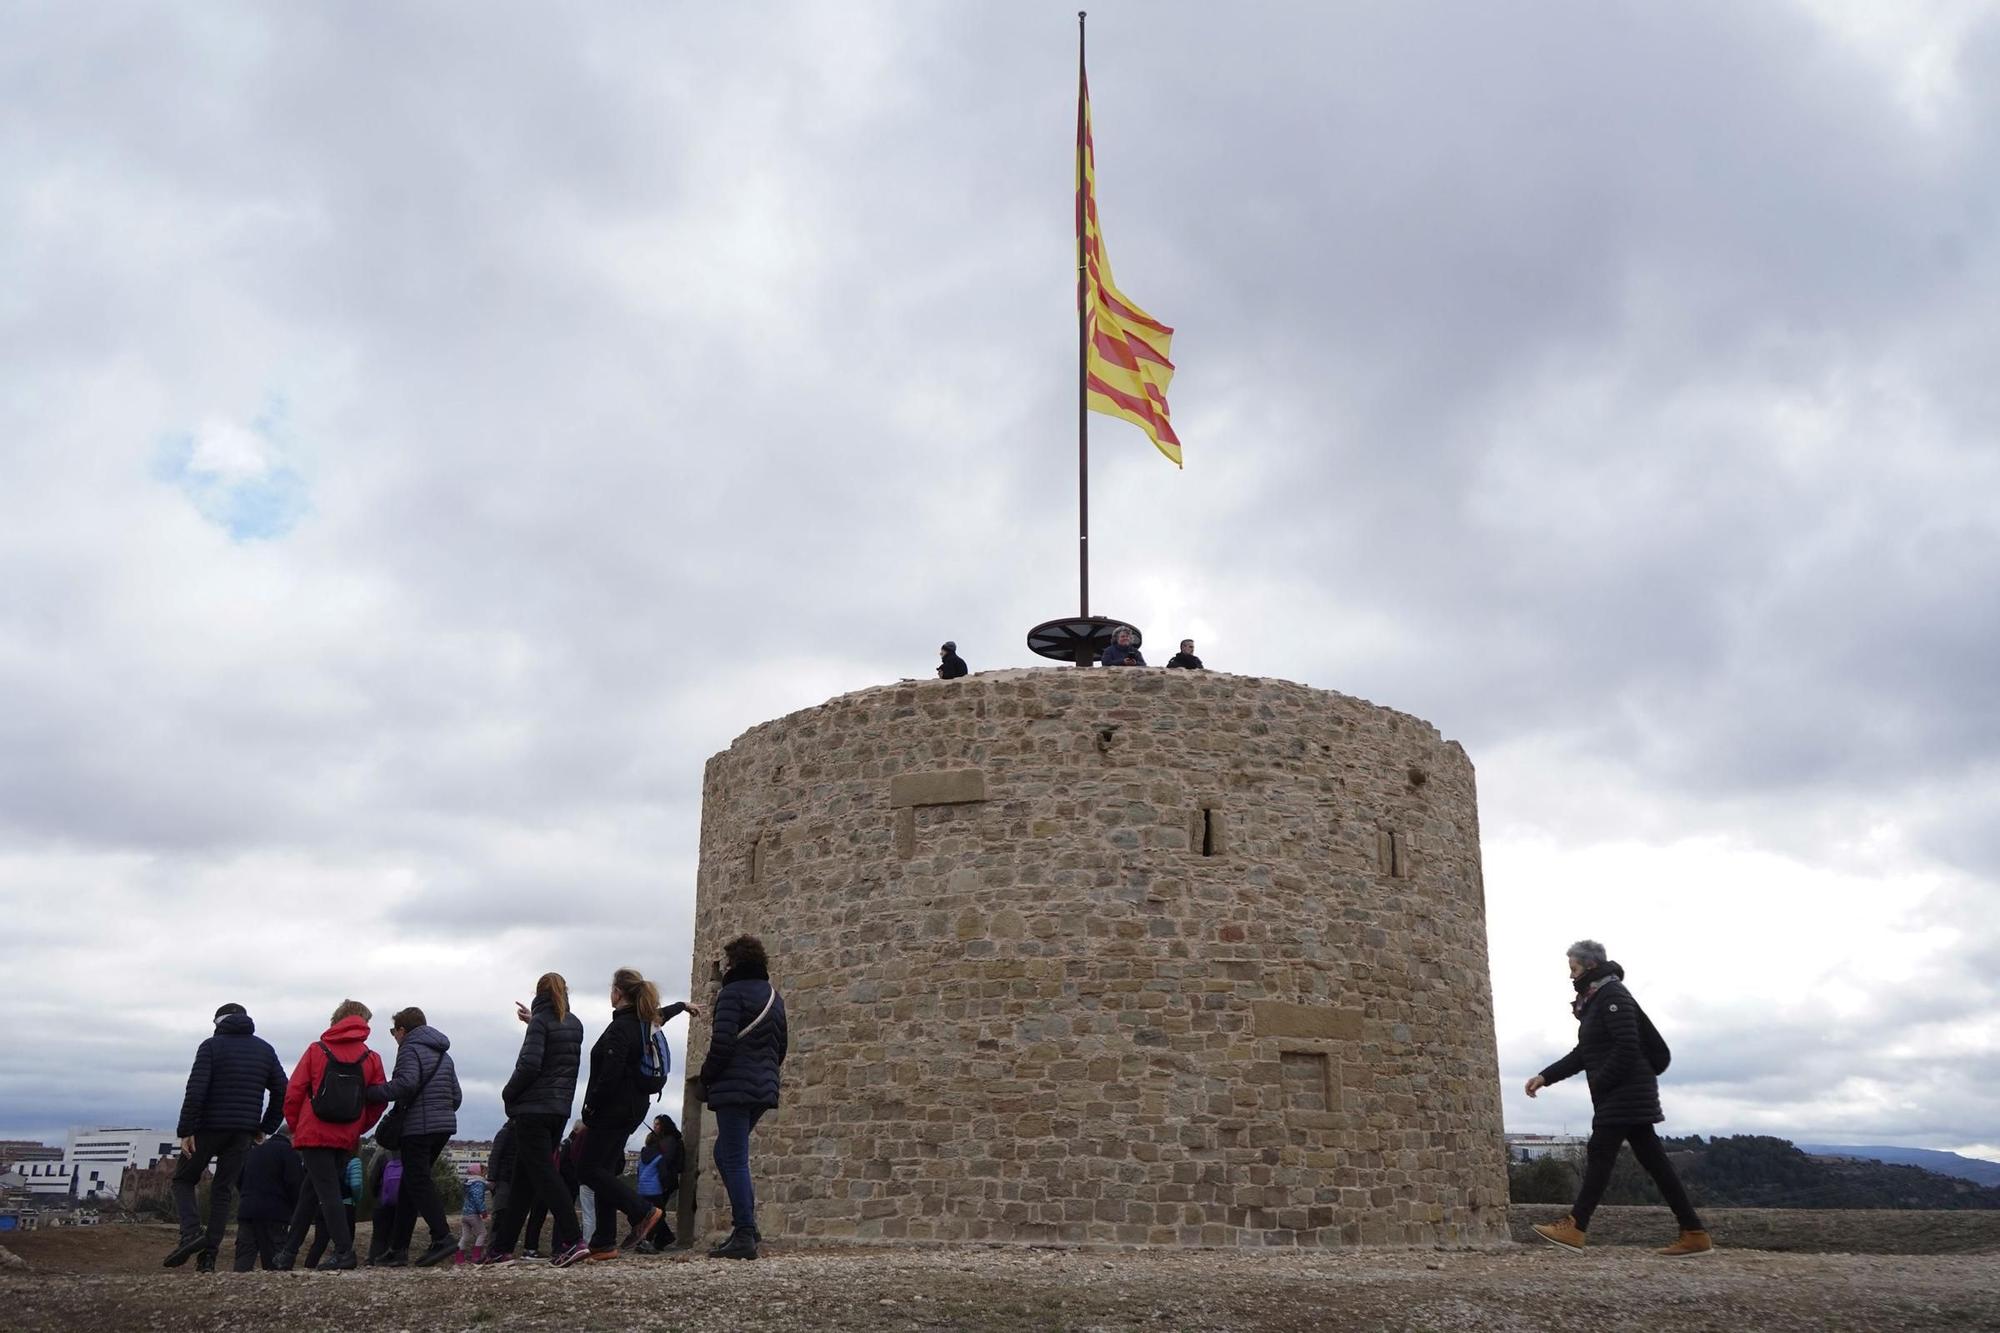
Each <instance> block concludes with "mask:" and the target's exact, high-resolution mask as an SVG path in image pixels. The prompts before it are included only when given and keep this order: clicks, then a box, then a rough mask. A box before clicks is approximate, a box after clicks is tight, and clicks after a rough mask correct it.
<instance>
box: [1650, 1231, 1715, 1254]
mask: <svg viewBox="0 0 2000 1333" xmlns="http://www.w3.org/2000/svg"><path fill="white" fill-rule="evenodd" d="M1658 1253H1660V1254H1664V1255H1665V1256H1667V1258H1669V1259H1686V1258H1688V1257H1689V1256H1691V1255H1696V1254H1713V1253H1715V1242H1714V1241H1712V1240H1710V1239H1709V1238H1708V1233H1707V1232H1706V1231H1683V1232H1681V1238H1680V1239H1679V1240H1677V1241H1675V1242H1674V1243H1673V1244H1671V1245H1669V1246H1667V1248H1666V1249H1664V1250H1660V1251H1658Z"/></svg>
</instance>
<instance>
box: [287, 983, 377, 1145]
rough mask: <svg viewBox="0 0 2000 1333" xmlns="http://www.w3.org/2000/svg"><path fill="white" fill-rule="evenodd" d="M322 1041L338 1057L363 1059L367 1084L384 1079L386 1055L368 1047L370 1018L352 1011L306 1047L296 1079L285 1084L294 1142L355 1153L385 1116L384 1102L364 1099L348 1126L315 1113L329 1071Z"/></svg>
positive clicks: (371, 1085)
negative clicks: (357, 1116)
mask: <svg viewBox="0 0 2000 1333" xmlns="http://www.w3.org/2000/svg"><path fill="white" fill-rule="evenodd" d="M322 1043H324V1044H325V1045H326V1047H327V1050H330V1051H332V1052H333V1054H334V1058H335V1059H339V1060H360V1061H361V1081H362V1083H363V1084H364V1085H366V1086H368V1087H373V1086H374V1085H376V1084H377V1083H380V1082H382V1057H380V1056H379V1055H377V1054H375V1052H373V1051H371V1050H369V1049H368V1020H367V1019H365V1018H363V1017H361V1015H359V1014H349V1015H348V1016H347V1017H346V1018H343V1019H341V1020H340V1021H339V1022H338V1023H335V1024H334V1025H333V1026H332V1027H330V1028H328V1029H327V1030H326V1031H324V1032H322V1033H320V1035H319V1041H316V1042H314V1043H313V1044H312V1045H310V1046H308V1047H306V1053H305V1054H304V1055H302V1056H300V1057H299V1062H298V1064H297V1065H295V1066H294V1067H293V1069H292V1080H291V1082H290V1083H288V1084H286V1085H285V1119H287V1120H289V1121H291V1123H292V1143H293V1144H294V1145H295V1146H297V1147H298V1148H300V1149H305V1148H339V1149H341V1150H342V1151H344V1152H353V1151H354V1150H355V1148H356V1147H357V1146H359V1145H360V1143H361V1136H362V1135H363V1134H366V1133H367V1132H368V1131H369V1130H371V1129H373V1128H375V1122H376V1121H377V1120H380V1119H381V1118H382V1103H381V1102H373V1101H366V1100H364V1101H363V1102H362V1103H361V1118H360V1119H359V1120H351V1121H349V1122H348V1123H347V1124H344V1125H329V1124H327V1123H326V1122H325V1121H323V1120H321V1119H320V1118H319V1117H318V1116H316V1115H314V1114H313V1109H312V1099H313V1094H314V1093H315V1092H318V1091H319V1079H320V1075H321V1074H323V1073H324V1072H326V1051H323V1050H321V1049H320V1045H321V1044H322Z"/></svg>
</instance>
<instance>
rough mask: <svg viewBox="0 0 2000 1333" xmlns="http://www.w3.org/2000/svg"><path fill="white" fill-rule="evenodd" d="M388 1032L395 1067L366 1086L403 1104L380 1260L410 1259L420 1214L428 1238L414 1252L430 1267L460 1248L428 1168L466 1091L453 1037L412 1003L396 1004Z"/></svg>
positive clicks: (394, 1263) (454, 1126)
mask: <svg viewBox="0 0 2000 1333" xmlns="http://www.w3.org/2000/svg"><path fill="white" fill-rule="evenodd" d="M389 1035H390V1036H392V1037H394V1038H395V1039H396V1071H395V1072H394V1073H393V1074H391V1075H390V1076H389V1081H388V1082H387V1083H382V1084H378V1085H377V1086H375V1087H372V1088H370V1089H368V1092H367V1098H368V1100H369V1101H371V1102H386V1101H395V1102H398V1103H401V1105H402V1107H403V1108H405V1109H404V1110H403V1126H402V1130H403V1133H402V1139H401V1140H400V1142H398V1144H397V1146H396V1148H395V1153H396V1156H397V1160H399V1161H401V1162H402V1164H403V1184H402V1192H401V1196H400V1198H399V1199H398V1201H397V1207H396V1229H395V1231H394V1232H393V1233H391V1235H390V1237H389V1248H388V1249H387V1250H386V1251H385V1252H384V1253H383V1255H382V1257H381V1259H380V1260H379V1262H380V1263H381V1265H382V1266H383V1267H385V1268H400V1267H402V1266H403V1265H404V1264H406V1263H408V1262H409V1257H410V1253H409V1252H410V1237H411V1236H412V1235H414V1234H415V1232H416V1228H417V1218H418V1217H420V1216H421V1217H422V1218H423V1219H424V1224H425V1225H426V1226H427V1227H429V1228H430V1234H431V1244H430V1248H429V1249H427V1250H425V1251H424V1252H423V1254H421V1255H419V1256H418V1258H417V1267H419V1268H429V1267H430V1266H431V1265H433V1264H440V1263H443V1262H444V1261H445V1260H446V1259H449V1258H450V1257H451V1256H452V1255H454V1254H456V1253H457V1252H458V1237H456V1236H454V1235H452V1233H451V1223H450V1222H449V1221H448V1220H447V1219H446V1217H445V1211H444V1200H443V1199H442V1198H441V1197H439V1195H438V1187H437V1181H435V1180H434V1179H432V1178H431V1170H432V1168H433V1167H434V1166H436V1164H437V1159H438V1158H439V1157H441V1156H443V1154H444V1149H445V1145H446V1144H448V1143H450V1142H451V1136H452V1135H454V1134H456V1133H457V1132H458V1108H459V1105H460V1103H461V1102H462V1101H463V1100H464V1096H463V1094H462V1093H461V1092H460V1090H459V1086H458V1066H457V1065H455V1064H454V1063H453V1062H452V1058H451V1038H449V1037H447V1036H445V1035H444V1033H442V1032H440V1031H438V1030H437V1029H436V1028H434V1027H432V1026H431V1025H430V1023H429V1021H428V1020H426V1019H425V1017H424V1011H423V1010H421V1009H419V1008H417V1007H416V1006H415V1005H411V1006H410V1007H409V1008H407V1009H403V1010H399V1011H398V1012H397V1013H396V1015H395V1017H393V1018H391V1019H390V1020H389Z"/></svg>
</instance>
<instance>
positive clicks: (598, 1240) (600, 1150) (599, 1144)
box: [576, 1107, 653, 1250]
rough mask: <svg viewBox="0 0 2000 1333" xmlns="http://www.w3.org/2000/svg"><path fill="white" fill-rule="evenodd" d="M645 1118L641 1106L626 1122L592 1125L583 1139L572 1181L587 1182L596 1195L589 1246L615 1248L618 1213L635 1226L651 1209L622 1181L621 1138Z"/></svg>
mask: <svg viewBox="0 0 2000 1333" xmlns="http://www.w3.org/2000/svg"><path fill="white" fill-rule="evenodd" d="M645 1118H646V1111H645V1108H644V1107H641V1108H640V1109H639V1115H638V1118H637V1119H635V1120H633V1121H632V1123H631V1124H629V1125H625V1124H624V1122H623V1121H613V1122H612V1123H609V1124H600V1125H592V1126H590V1135H589V1137H587V1138H586V1139H585V1140H584V1141H583V1156H582V1158H581V1159H580V1160H579V1161H578V1162H577V1164H576V1181H577V1184H579V1185H588V1186H589V1187H590V1191H591V1193H592V1194H593V1195H595V1196H596V1201H597V1226H596V1228H595V1229H594V1230H592V1231H591V1233H590V1245H591V1248H592V1249H596V1250H615V1249H617V1248H618V1214H620V1213H623V1214H625V1216H626V1217H628V1218H630V1219H631V1221H632V1225H633V1226H635V1227H636V1226H638V1225H639V1224H640V1223H641V1222H643V1221H645V1220H646V1214H647V1213H649V1212H651V1211H652V1207H653V1206H652V1205H651V1204H649V1203H647V1202H646V1201H645V1200H644V1199H642V1198H640V1197H639V1191H638V1190H635V1189H633V1188H632V1187H631V1186H630V1185H628V1184H626V1183H625V1141H626V1140H627V1139H629V1138H631V1137H632V1131H633V1130H635V1129H637V1128H638V1127H639V1122H640V1121H641V1120H644V1119H645ZM621 1125H623V1126H624V1127H623V1128H622V1129H621V1128H620V1126H621Z"/></svg>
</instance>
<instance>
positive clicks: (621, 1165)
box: [576, 967, 694, 1260]
mask: <svg viewBox="0 0 2000 1333" xmlns="http://www.w3.org/2000/svg"><path fill="white" fill-rule="evenodd" d="M693 1011H694V1006H692V1005H689V1004H684V1003H678V1002H677V1003H675V1004H671V1005H669V1006H667V1007H666V1008H665V1009H662V1008H660V990H659V987H657V986H655V985H654V984H653V983H652V982H650V981H648V980H646V978H645V977H643V976H641V975H640V974H639V972H638V970H637V969H636V968H630V967H621V968H619V969H618V970H617V971H616V972H614V973H612V974H611V1021H610V1022H609V1023H608V1024H606V1025H605V1028H604V1033H603V1035H602V1036H600V1037H598V1039H597V1042H596V1044H595V1045H593V1046H592V1047H591V1048H590V1082H589V1083H588V1084H587V1085H586V1086H585V1087H584V1090H583V1124H584V1128H586V1129H587V1130H589V1131H590V1132H589V1133H588V1134H587V1135H586V1136H585V1138H584V1152H583V1157H582V1158H581V1159H580V1160H579V1161H578V1162H577V1168H576V1178H577V1182H578V1184H580V1185H582V1186H584V1187H586V1188H588V1189H589V1190H590V1192H591V1196H592V1199H593V1201H594V1202H595V1204H596V1208H597V1225H596V1226H595V1227H593V1228H592V1229H591V1233H590V1257H591V1258H592V1259H600V1260H601V1259H615V1258H617V1257H618V1250H619V1242H618V1214H620V1213H623V1214H625V1216H626V1218H627V1219H628V1220H629V1221H630V1222H631V1223H632V1230H631V1233H630V1234H628V1235H627V1236H626V1237H625V1244H624V1247H625V1248H626V1249H630V1248H632V1247H633V1246H634V1245H637V1244H638V1243H639V1242H640V1241H642V1240H644V1239H645V1238H646V1237H647V1236H649V1235H651V1234H652V1231H653V1228H654V1227H656V1226H658V1225H659V1224H660V1222H661V1221H662V1220H663V1219H664V1218H665V1217H666V1213H665V1212H664V1211H663V1210H661V1209H659V1208H657V1207H655V1206H653V1205H652V1204H650V1203H647V1202H646V1201H645V1200H644V1199H642V1198H640V1197H639V1194H638V1191H636V1190H634V1189H633V1188H632V1187H631V1186H630V1185H628V1184H626V1183H625V1141H626V1140H627V1139H629V1138H631V1137H632V1131H633V1130H635V1129H637V1128H639V1126H640V1124H641V1123H642V1122H644V1120H645V1119H646V1108H647V1107H648V1106H650V1105H652V1101H653V1096H654V1094H655V1093H657V1092H658V1091H659V1090H660V1087H661V1086H662V1083H663V1082H664V1080H665V1077H666V1070H665V1068H664V1067H661V1068H658V1069H656V1070H655V1075H654V1076H653V1077H652V1078H649V1077H648V1076H647V1075H646V1073H645V1071H644V1070H643V1069H642V1065H643V1064H644V1062H645V1059H646V1055H647V1051H648V1048H649V1047H650V1046H652V1044H653V1041H654V1038H655V1035H656V1034H657V1033H658V1032H659V1029H660V1027H661V1026H662V1025H663V1024H665V1023H666V1021H667V1020H668V1019H670V1018H674V1017H677V1016H678V1015H680V1014H682V1013H684V1012H693ZM655 1019H657V1020H658V1021H657V1022H655V1021H654V1020H655Z"/></svg>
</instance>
